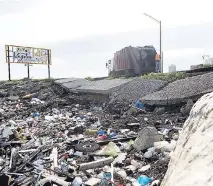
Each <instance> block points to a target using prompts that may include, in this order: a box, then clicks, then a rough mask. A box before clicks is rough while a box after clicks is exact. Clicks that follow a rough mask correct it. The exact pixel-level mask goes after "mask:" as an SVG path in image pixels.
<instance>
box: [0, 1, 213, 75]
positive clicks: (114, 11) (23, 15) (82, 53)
mask: <svg viewBox="0 0 213 186" xmlns="http://www.w3.org/2000/svg"><path fill="white" fill-rule="evenodd" d="M212 7H213V2H211V0H202V1H201V0H193V1H192V0H187V1H184V0H160V1H159V0H149V1H147V0H0V25H1V26H0V41H1V42H0V63H1V68H0V79H7V78H8V73H7V64H6V63H5V53H4V45H5V44H14V45H24V46H34V47H44V48H50V49H52V63H53V64H52V66H51V76H52V77H55V78H58V77H87V76H93V77H95V76H106V75H107V70H106V69H105V63H106V61H107V60H108V59H110V58H112V57H113V53H114V52H115V51H116V50H120V49H121V48H123V47H125V46H129V45H132V46H144V45H154V47H155V48H156V49H157V50H158V51H159V25H158V24H157V23H156V22H154V21H153V20H151V19H150V18H148V17H146V16H144V15H143V13H144V12H146V13H148V14H150V15H152V16H153V17H155V18H157V19H159V20H161V21H162V32H163V51H164V71H167V70H168V65H169V64H175V65H176V66H177V69H178V70H183V69H189V67H190V65H193V64H198V63H202V55H203V54H210V55H211V54H213V34H212V33H213V12H212ZM11 70H12V78H15V79H17V78H23V77H26V76H27V69H26V67H24V65H20V64H12V65H11ZM31 76H32V77H33V78H44V77H47V66H41V65H34V66H33V67H31Z"/></svg>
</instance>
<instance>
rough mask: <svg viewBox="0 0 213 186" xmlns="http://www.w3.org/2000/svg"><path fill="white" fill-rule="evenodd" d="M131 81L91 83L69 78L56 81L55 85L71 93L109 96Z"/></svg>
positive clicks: (85, 80) (116, 80)
mask: <svg viewBox="0 0 213 186" xmlns="http://www.w3.org/2000/svg"><path fill="white" fill-rule="evenodd" d="M129 81H131V80H130V79H113V80H108V79H104V80H97V81H89V80H87V79H80V78H68V79H62V80H56V81H55V83H56V84H59V85H61V86H63V87H64V88H66V89H68V90H69V91H70V92H86V93H102V94H108V93H109V91H110V90H111V89H113V88H117V87H119V86H121V85H122V84H125V83H127V82H129Z"/></svg>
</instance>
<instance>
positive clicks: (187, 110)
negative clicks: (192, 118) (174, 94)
mask: <svg viewBox="0 0 213 186" xmlns="http://www.w3.org/2000/svg"><path fill="white" fill-rule="evenodd" d="M193 105H194V102H193V101H192V100H191V99H189V100H188V101H187V103H186V105H184V106H182V107H181V109H180V113H181V114H182V115H183V116H186V115H189V113H190V111H191V109H192V107H193Z"/></svg>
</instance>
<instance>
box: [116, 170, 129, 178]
mask: <svg viewBox="0 0 213 186" xmlns="http://www.w3.org/2000/svg"><path fill="white" fill-rule="evenodd" d="M116 173H117V174H118V175H119V176H120V177H121V178H122V179H123V180H126V177H127V174H126V171H125V170H123V169H121V170H118V171H116Z"/></svg>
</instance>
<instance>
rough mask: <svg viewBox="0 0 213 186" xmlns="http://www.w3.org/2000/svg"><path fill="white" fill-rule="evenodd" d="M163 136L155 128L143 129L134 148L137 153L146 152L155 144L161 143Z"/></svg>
mask: <svg viewBox="0 0 213 186" xmlns="http://www.w3.org/2000/svg"><path fill="white" fill-rule="evenodd" d="M160 140H161V135H159V134H158V131H157V129H156V128H154V127H145V128H143V129H142V130H141V131H140V132H139V134H138V137H137V138H136V140H135V142H134V144H133V147H134V148H135V149H136V150H137V151H141V150H145V149H148V148H150V147H152V146H153V144H154V142H157V141H160Z"/></svg>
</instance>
